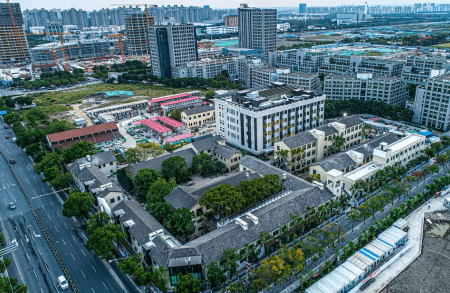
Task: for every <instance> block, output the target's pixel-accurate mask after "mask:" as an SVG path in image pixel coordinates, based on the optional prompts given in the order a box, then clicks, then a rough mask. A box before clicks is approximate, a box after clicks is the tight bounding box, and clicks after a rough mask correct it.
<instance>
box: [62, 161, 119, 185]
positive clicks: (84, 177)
mask: <svg viewBox="0 0 450 293" xmlns="http://www.w3.org/2000/svg"><path fill="white" fill-rule="evenodd" d="M67 167H68V169H69V171H70V173H72V174H73V175H75V177H77V178H79V179H80V180H81V181H82V182H86V181H94V183H93V184H91V185H89V189H94V188H98V187H100V185H104V184H108V183H111V180H109V179H108V177H106V175H105V174H104V173H103V172H102V171H100V170H99V169H98V168H97V167H84V168H83V169H81V170H80V167H79V164H77V163H76V162H75V163H72V164H69V165H68V166H67Z"/></svg>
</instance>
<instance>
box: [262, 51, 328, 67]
mask: <svg viewBox="0 0 450 293" xmlns="http://www.w3.org/2000/svg"><path fill="white" fill-rule="evenodd" d="M325 56H326V55H325V54H324V53H313V52H309V50H300V49H299V50H297V49H292V50H286V51H275V52H270V53H269V60H268V64H269V65H270V66H276V67H282V68H289V69H291V70H294V71H300V72H306V73H316V72H319V68H320V67H321V66H322V63H323V60H324V59H325Z"/></svg>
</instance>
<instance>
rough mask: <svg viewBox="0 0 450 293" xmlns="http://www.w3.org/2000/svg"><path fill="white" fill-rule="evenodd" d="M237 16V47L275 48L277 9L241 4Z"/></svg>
mask: <svg viewBox="0 0 450 293" xmlns="http://www.w3.org/2000/svg"><path fill="white" fill-rule="evenodd" d="M238 16H239V47H241V48H250V49H260V50H264V51H265V54H266V57H267V56H268V54H269V52H273V51H276V50H277V10H276V9H260V8H250V7H248V5H247V4H241V6H240V7H239V8H238Z"/></svg>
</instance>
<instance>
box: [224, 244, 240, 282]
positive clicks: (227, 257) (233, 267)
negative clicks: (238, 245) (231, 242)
mask: <svg viewBox="0 0 450 293" xmlns="http://www.w3.org/2000/svg"><path fill="white" fill-rule="evenodd" d="M238 261H239V255H238V254H237V253H236V250H235V249H233V248H228V249H227V250H225V251H224V252H223V253H222V257H221V258H220V264H221V265H222V267H223V268H224V269H225V271H226V272H227V273H228V277H229V278H232V277H233V276H234V275H235V274H236V273H237V268H238Z"/></svg>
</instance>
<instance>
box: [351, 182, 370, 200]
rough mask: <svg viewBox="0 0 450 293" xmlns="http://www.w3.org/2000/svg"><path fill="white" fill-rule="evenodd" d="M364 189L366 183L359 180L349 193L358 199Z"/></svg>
mask: <svg viewBox="0 0 450 293" xmlns="http://www.w3.org/2000/svg"><path fill="white" fill-rule="evenodd" d="M366 188H367V184H366V182H364V181H363V180H361V179H358V180H356V181H355V183H354V184H353V185H352V187H351V188H350V191H351V193H352V195H353V197H355V198H359V197H360V195H361V194H360V193H361V192H363V191H364V190H365V189H366Z"/></svg>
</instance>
